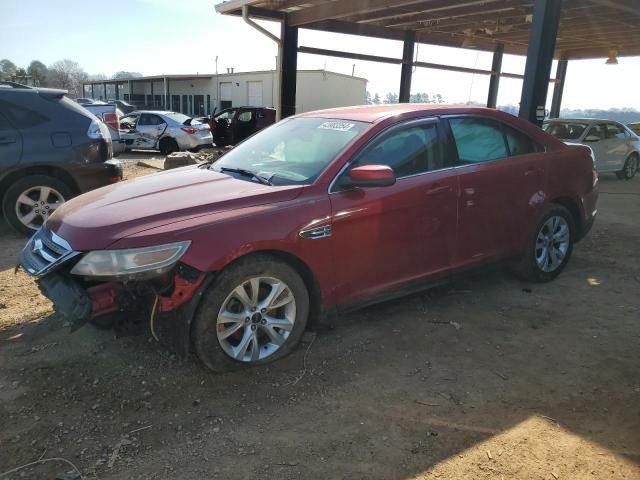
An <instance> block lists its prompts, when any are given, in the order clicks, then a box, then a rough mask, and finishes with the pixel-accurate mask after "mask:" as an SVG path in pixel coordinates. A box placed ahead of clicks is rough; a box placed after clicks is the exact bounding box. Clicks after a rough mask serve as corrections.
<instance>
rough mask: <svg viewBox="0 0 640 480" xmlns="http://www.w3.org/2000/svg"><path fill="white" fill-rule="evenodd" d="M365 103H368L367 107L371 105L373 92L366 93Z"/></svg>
mask: <svg viewBox="0 0 640 480" xmlns="http://www.w3.org/2000/svg"><path fill="white" fill-rule="evenodd" d="M364 103H366V104H367V105H371V103H372V102H371V92H370V91H369V90H367V91H366V93H365V94H364Z"/></svg>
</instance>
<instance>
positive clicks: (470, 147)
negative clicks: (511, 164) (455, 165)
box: [449, 117, 507, 165]
mask: <svg viewBox="0 0 640 480" xmlns="http://www.w3.org/2000/svg"><path fill="white" fill-rule="evenodd" d="M449 124H450V125H451V133H452V134H453V138H454V140H455V144H456V147H457V148H458V159H459V162H460V164H462V165H467V164H473V163H482V162H489V161H491V160H498V159H501V158H506V157H507V145H506V143H505V139H504V135H503V134H502V130H501V128H500V124H499V123H498V122H497V121H495V120H491V119H488V118H474V117H460V118H450V119H449Z"/></svg>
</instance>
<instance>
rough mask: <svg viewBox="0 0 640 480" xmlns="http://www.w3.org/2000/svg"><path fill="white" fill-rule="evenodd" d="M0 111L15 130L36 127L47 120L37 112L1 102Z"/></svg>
mask: <svg viewBox="0 0 640 480" xmlns="http://www.w3.org/2000/svg"><path fill="white" fill-rule="evenodd" d="M0 110H1V111H2V113H3V114H4V115H5V116H6V117H7V120H9V122H11V124H12V125H13V126H14V127H15V128H17V129H24V128H33V127H37V126H38V125H42V124H43V123H46V122H47V121H48V120H49V119H48V118H47V117H45V116H44V115H42V114H41V113H39V112H36V111H34V110H31V109H29V108H26V107H23V106H22V105H15V104H13V103H10V102H6V101H3V100H0Z"/></svg>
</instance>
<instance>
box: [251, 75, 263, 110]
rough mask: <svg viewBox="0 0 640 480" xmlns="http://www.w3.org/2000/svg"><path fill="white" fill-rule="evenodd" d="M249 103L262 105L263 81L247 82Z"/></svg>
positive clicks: (257, 105)
mask: <svg viewBox="0 0 640 480" xmlns="http://www.w3.org/2000/svg"><path fill="white" fill-rule="evenodd" d="M247 98H248V100H249V102H248V105H249V106H251V107H262V106H264V105H263V104H262V81H261V80H260V81H257V82H247Z"/></svg>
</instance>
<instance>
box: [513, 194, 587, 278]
mask: <svg viewBox="0 0 640 480" xmlns="http://www.w3.org/2000/svg"><path fill="white" fill-rule="evenodd" d="M574 238H575V224H574V220H573V216H572V215H571V212H569V210H567V209H566V208H565V207H563V206H562V205H550V206H549V207H547V209H546V210H545V211H544V214H543V215H542V217H541V219H540V221H539V222H538V225H537V226H536V229H535V233H534V235H533V238H532V239H531V240H530V242H529V245H528V247H527V252H525V254H524V255H523V256H522V257H521V259H520V260H519V261H518V263H516V264H515V265H514V271H515V273H516V274H517V275H518V276H520V277H521V278H524V279H525V280H529V281H532V282H550V281H551V280H553V279H554V278H556V277H557V276H558V275H559V274H560V272H562V270H563V269H564V267H565V266H566V265H567V263H568V262H569V258H571V252H572V250H573V242H574Z"/></svg>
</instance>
